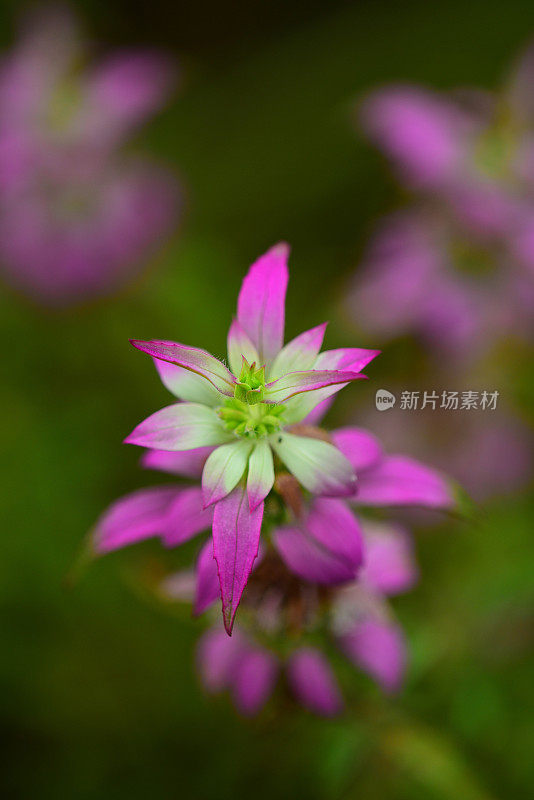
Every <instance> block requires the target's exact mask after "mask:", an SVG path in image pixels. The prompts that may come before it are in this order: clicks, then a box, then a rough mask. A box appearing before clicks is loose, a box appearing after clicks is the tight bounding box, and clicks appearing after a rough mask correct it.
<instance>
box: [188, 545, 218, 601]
mask: <svg viewBox="0 0 534 800" xmlns="http://www.w3.org/2000/svg"><path fill="white" fill-rule="evenodd" d="M196 576H197V580H196V588H195V604H194V613H195V614H196V615H198V614H202V613H203V612H204V611H205V610H206V609H207V608H209V606H211V604H212V603H214V602H215V601H216V600H217V599H218V598H219V597H220V596H221V587H220V585H219V576H218V574H217V564H216V562H215V558H214V556H213V542H212V540H211V538H210V539H208V541H207V542H206V544H205V545H204V546H203V547H202V550H201V551H200V553H199V556H198V559H197V565H196Z"/></svg>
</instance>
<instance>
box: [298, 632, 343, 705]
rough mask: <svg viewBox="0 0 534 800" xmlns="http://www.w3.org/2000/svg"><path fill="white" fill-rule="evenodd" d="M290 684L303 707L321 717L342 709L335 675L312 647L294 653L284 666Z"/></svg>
mask: <svg viewBox="0 0 534 800" xmlns="http://www.w3.org/2000/svg"><path fill="white" fill-rule="evenodd" d="M287 676H288V679H289V683H290V684H291V687H292V689H293V691H294V693H295V695H296V697H297V699H298V700H299V702H300V703H302V705H303V706H305V707H306V708H308V709H309V710H310V711H313V712H314V713H316V714H320V715H321V716H324V717H333V716H335V715H336V714H339V713H341V711H342V710H343V700H342V698H341V692H340V690H339V686H338V684H337V681H336V678H335V676H334V673H333V672H332V670H331V668H330V665H329V663H328V661H327V660H326V658H325V657H324V656H323V654H322V653H321V652H320V651H319V650H316V649H315V648H312V647H303V648H301V649H300V650H296V651H295V652H294V653H293V655H292V656H291V658H290V659H289V662H288V665H287Z"/></svg>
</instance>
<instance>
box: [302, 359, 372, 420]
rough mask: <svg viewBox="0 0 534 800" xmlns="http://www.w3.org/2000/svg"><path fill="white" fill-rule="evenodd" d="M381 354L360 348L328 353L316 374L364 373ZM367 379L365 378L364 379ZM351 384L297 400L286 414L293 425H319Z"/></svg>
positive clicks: (336, 385)
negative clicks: (344, 389)
mask: <svg viewBox="0 0 534 800" xmlns="http://www.w3.org/2000/svg"><path fill="white" fill-rule="evenodd" d="M379 354H380V350H363V349H361V348H359V347H345V348H340V349H339V350H325V352H324V353H320V354H319V356H318V357H317V360H316V362H315V364H314V368H315V370H342V371H344V372H347V371H349V372H360V371H361V370H362V369H363V368H364V367H365V366H366V365H367V364H368V363H369V362H370V361H372V360H373V359H374V358H376V356H377V355H379ZM361 377H362V378H365V377H366V376H365V375H362V376H361ZM346 385H347V384H346V383H339V384H333V385H331V386H325V387H324V388H322V389H315V390H314V391H312V392H307V393H306V394H301V395H300V396H297V397H294V398H293V399H292V401H291V408H290V409H289V407H288V411H287V413H286V417H287V419H288V421H289V422H300V421H305V422H306V423H307V424H309V425H314V424H316V423H317V422H319V421H320V420H321V419H322V418H323V417H324V415H325V414H326V412H327V411H328V409H329V408H330V406H331V405H332V403H333V402H334V395H336V394H337V392H339V391H341V389H343V388H344V387H345V386H346Z"/></svg>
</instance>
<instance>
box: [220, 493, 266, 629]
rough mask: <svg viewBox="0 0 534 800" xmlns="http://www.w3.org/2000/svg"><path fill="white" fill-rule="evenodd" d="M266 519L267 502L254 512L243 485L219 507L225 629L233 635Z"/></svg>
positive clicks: (221, 502)
mask: <svg viewBox="0 0 534 800" xmlns="http://www.w3.org/2000/svg"><path fill="white" fill-rule="evenodd" d="M262 519H263V503H261V504H260V505H259V506H257V508H255V509H254V510H253V511H251V510H250V508H249V503H248V497H247V492H246V489H245V488H244V487H243V486H237V487H236V488H235V489H234V490H233V491H232V492H231V493H230V494H229V495H227V496H226V497H225V498H224V499H223V500H220V501H219V502H218V503H217V504H216V505H215V511H214V514H213V551H214V554H215V559H216V561H217V567H218V571H219V581H220V584H221V597H222V609H223V620H224V626H225V628H226V631H227V633H228V634H229V635H230V634H231V633H232V626H233V624H234V618H235V615H236V611H237V607H238V605H239V601H240V600H241V595H242V594H243V590H244V588H245V586H246V584H247V580H248V576H249V575H250V572H251V570H252V566H253V564H254V559H255V558H256V556H257V555H258V548H259V542H260V531H261V523H262Z"/></svg>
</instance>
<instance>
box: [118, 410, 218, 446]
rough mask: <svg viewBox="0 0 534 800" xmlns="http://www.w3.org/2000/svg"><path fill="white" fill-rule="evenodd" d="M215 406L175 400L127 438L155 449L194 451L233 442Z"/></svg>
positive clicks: (128, 442) (129, 442) (130, 441)
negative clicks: (210, 406)
mask: <svg viewBox="0 0 534 800" xmlns="http://www.w3.org/2000/svg"><path fill="white" fill-rule="evenodd" d="M232 438H233V437H232V435H231V434H230V433H228V432H227V431H225V429H224V427H223V425H222V422H221V420H220V418H219V417H218V416H217V414H216V413H215V411H214V410H213V409H212V408H208V407H207V406H203V405H200V403H174V404H173V405H172V406H166V408H162V409H160V410H159V411H156V412H155V413H154V414H151V416H150V417H147V418H146V419H145V420H143V422H141V423H140V424H139V425H138V426H137V427H136V428H134V430H133V431H132V432H131V433H130V435H129V436H127V437H126V439H125V440H124V441H125V443H126V444H136V445H138V446H139V447H149V448H150V449H151V450H171V451H175V450H194V449H196V448H197V447H211V446H212V445H216V444H224V443H225V442H229V441H232Z"/></svg>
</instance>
